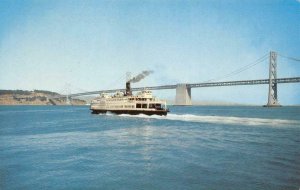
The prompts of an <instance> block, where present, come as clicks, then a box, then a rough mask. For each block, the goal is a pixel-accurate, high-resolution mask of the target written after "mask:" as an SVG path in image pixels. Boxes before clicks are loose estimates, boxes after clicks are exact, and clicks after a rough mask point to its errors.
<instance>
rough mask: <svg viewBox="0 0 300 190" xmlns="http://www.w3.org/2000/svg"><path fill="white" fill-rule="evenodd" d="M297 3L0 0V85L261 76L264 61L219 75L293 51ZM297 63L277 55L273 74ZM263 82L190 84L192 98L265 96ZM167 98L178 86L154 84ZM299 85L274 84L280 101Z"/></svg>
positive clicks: (60, 86) (299, 69)
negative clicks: (215, 85)
mask: <svg viewBox="0 0 300 190" xmlns="http://www.w3.org/2000/svg"><path fill="white" fill-rule="evenodd" d="M299 20H300V2H299V1H297V0H267V1H263V0H254V1H253V0H252V1H250V0H249V1H238V0H228V1H217V0H202V1H200V0H199V1H171V0H170V1H154V0H153V1H133V0H130V1H129V0H128V1H127V0H124V1H74V0H73V1H58V0H56V1H54V0H52V1H29V0H24V1H21V0H18V1H13V0H9V1H6V0H1V1H0V68H1V69H0V89H27V90H33V89H45V90H51V91H57V92H61V93H63V92H65V91H67V90H66V88H68V89H71V92H80V91H82V90H86V91H94V90H101V89H112V88H122V87H124V81H125V73H126V72H127V71H130V72H132V75H135V74H138V73H139V72H141V71H143V70H148V69H151V70H154V74H152V75H151V76H149V77H148V78H146V79H145V80H143V81H142V82H140V83H137V84H134V86H135V87H138V86H153V85H163V84H174V83H184V82H189V83H195V82H202V81H207V80H210V79H214V78H219V77H220V78H221V79H220V80H221V81H222V80H247V79H262V78H268V61H267V60H266V61H264V62H262V63H260V64H258V65H256V66H254V67H253V68H251V69H249V70H247V71H245V72H242V73H240V74H238V75H235V76H232V77H229V78H224V79H222V76H224V75H226V74H227V73H230V72H231V71H233V70H236V69H238V68H240V67H242V66H244V65H247V64H249V63H252V62H254V61H255V60H257V59H258V58H260V57H261V56H263V55H265V54H267V53H268V52H269V51H271V50H274V51H277V52H279V53H281V54H283V55H288V56H292V57H300V22H299ZM295 76H300V63H299V62H293V61H289V60H287V59H284V58H281V57H279V58H278V77H295ZM267 91H268V87H267V86H266V85H262V86H241V87H222V88H198V89H197V88H196V89H192V98H193V100H195V101H203V100H205V101H206V100H210V101H229V102H238V103H251V104H264V103H266V102H267ZM155 94H156V95H158V96H162V97H164V98H167V99H174V97H175V91H174V90H166V91H155ZM299 97H300V84H281V85H279V101H280V102H281V103H282V104H300V98H299Z"/></svg>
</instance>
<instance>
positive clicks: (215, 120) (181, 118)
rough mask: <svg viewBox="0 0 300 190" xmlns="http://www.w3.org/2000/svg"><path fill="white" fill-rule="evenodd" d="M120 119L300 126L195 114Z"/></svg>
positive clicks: (262, 120) (141, 115)
mask: <svg viewBox="0 0 300 190" xmlns="http://www.w3.org/2000/svg"><path fill="white" fill-rule="evenodd" d="M119 116H120V117H130V118H147V119H162V120H174V121H186V122H198V123H216V124H229V125H252V126H260V125H264V126H275V127H276V126H300V121H297V120H284V119H266V118H249V117H230V116H204V115H193V114H183V115H180V114H168V115H167V116H158V115H152V116H148V115H144V114H140V115H128V114H121V115H119Z"/></svg>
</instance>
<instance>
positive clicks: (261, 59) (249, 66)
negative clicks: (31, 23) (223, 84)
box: [203, 53, 268, 82]
mask: <svg viewBox="0 0 300 190" xmlns="http://www.w3.org/2000/svg"><path fill="white" fill-rule="evenodd" d="M267 58H268V53H267V54H265V55H263V56H262V57H260V58H258V59H257V60H255V61H254V62H252V63H250V64H248V65H245V66H243V67H241V68H239V69H237V70H234V71H232V72H230V73H227V74H226V75H223V76H221V77H217V78H214V79H210V80H207V81H203V82H213V81H217V80H220V79H224V78H228V77H232V76H234V75H237V74H239V73H241V72H243V71H246V70H247V69H250V68H251V67H254V66H255V65H257V64H259V63H262V62H263V61H265V60H266V59H267Z"/></svg>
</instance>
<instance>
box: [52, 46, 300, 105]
mask: <svg viewBox="0 0 300 190" xmlns="http://www.w3.org/2000/svg"><path fill="white" fill-rule="evenodd" d="M278 55H280V54H277V53H276V52H273V51H272V52H270V53H269V56H268V55H267V54H266V55H265V56H263V57H261V58H259V59H258V60H257V61H255V62H254V63H251V64H249V65H246V66H244V67H242V68H240V69H238V70H235V71H233V72H231V73H228V74H227V75H225V76H222V78H227V77H230V76H232V75H236V74H238V73H241V72H243V71H245V70H247V69H249V68H251V67H253V66H255V65H257V64H259V63H261V62H262V61H265V60H266V59H267V58H268V57H269V78H267V79H257V80H239V81H222V82H214V81H215V80H218V79H212V80H209V81H205V82H200V83H180V84H172V85H161V86H148V87H139V88H132V91H141V90H144V89H147V90H165V89H176V98H175V105H192V95H191V89H192V88H206V87H222V86H239V85H263V84H268V85H269V91H268V102H267V104H266V106H267V107H276V106H280V104H279V102H278V95H277V94H278V93H277V91H278V88H277V84H282V83H299V82H300V77H290V78H277V57H278ZM280 56H282V57H284V58H287V59H291V60H294V61H300V60H299V59H296V58H293V57H287V56H284V55H280ZM116 91H121V92H125V89H110V90H99V91H91V92H83V93H74V94H68V95H61V96H57V97H52V98H61V97H63V98H67V101H70V100H71V99H72V98H73V97H79V96H86V95H94V94H101V93H114V92H116Z"/></svg>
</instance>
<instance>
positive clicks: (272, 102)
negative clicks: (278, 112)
mask: <svg viewBox="0 0 300 190" xmlns="http://www.w3.org/2000/svg"><path fill="white" fill-rule="evenodd" d="M276 79H277V53H276V52H273V51H271V52H270V63H269V93H268V103H267V105H265V107H277V106H280V104H279V103H278V96H277V81H276Z"/></svg>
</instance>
